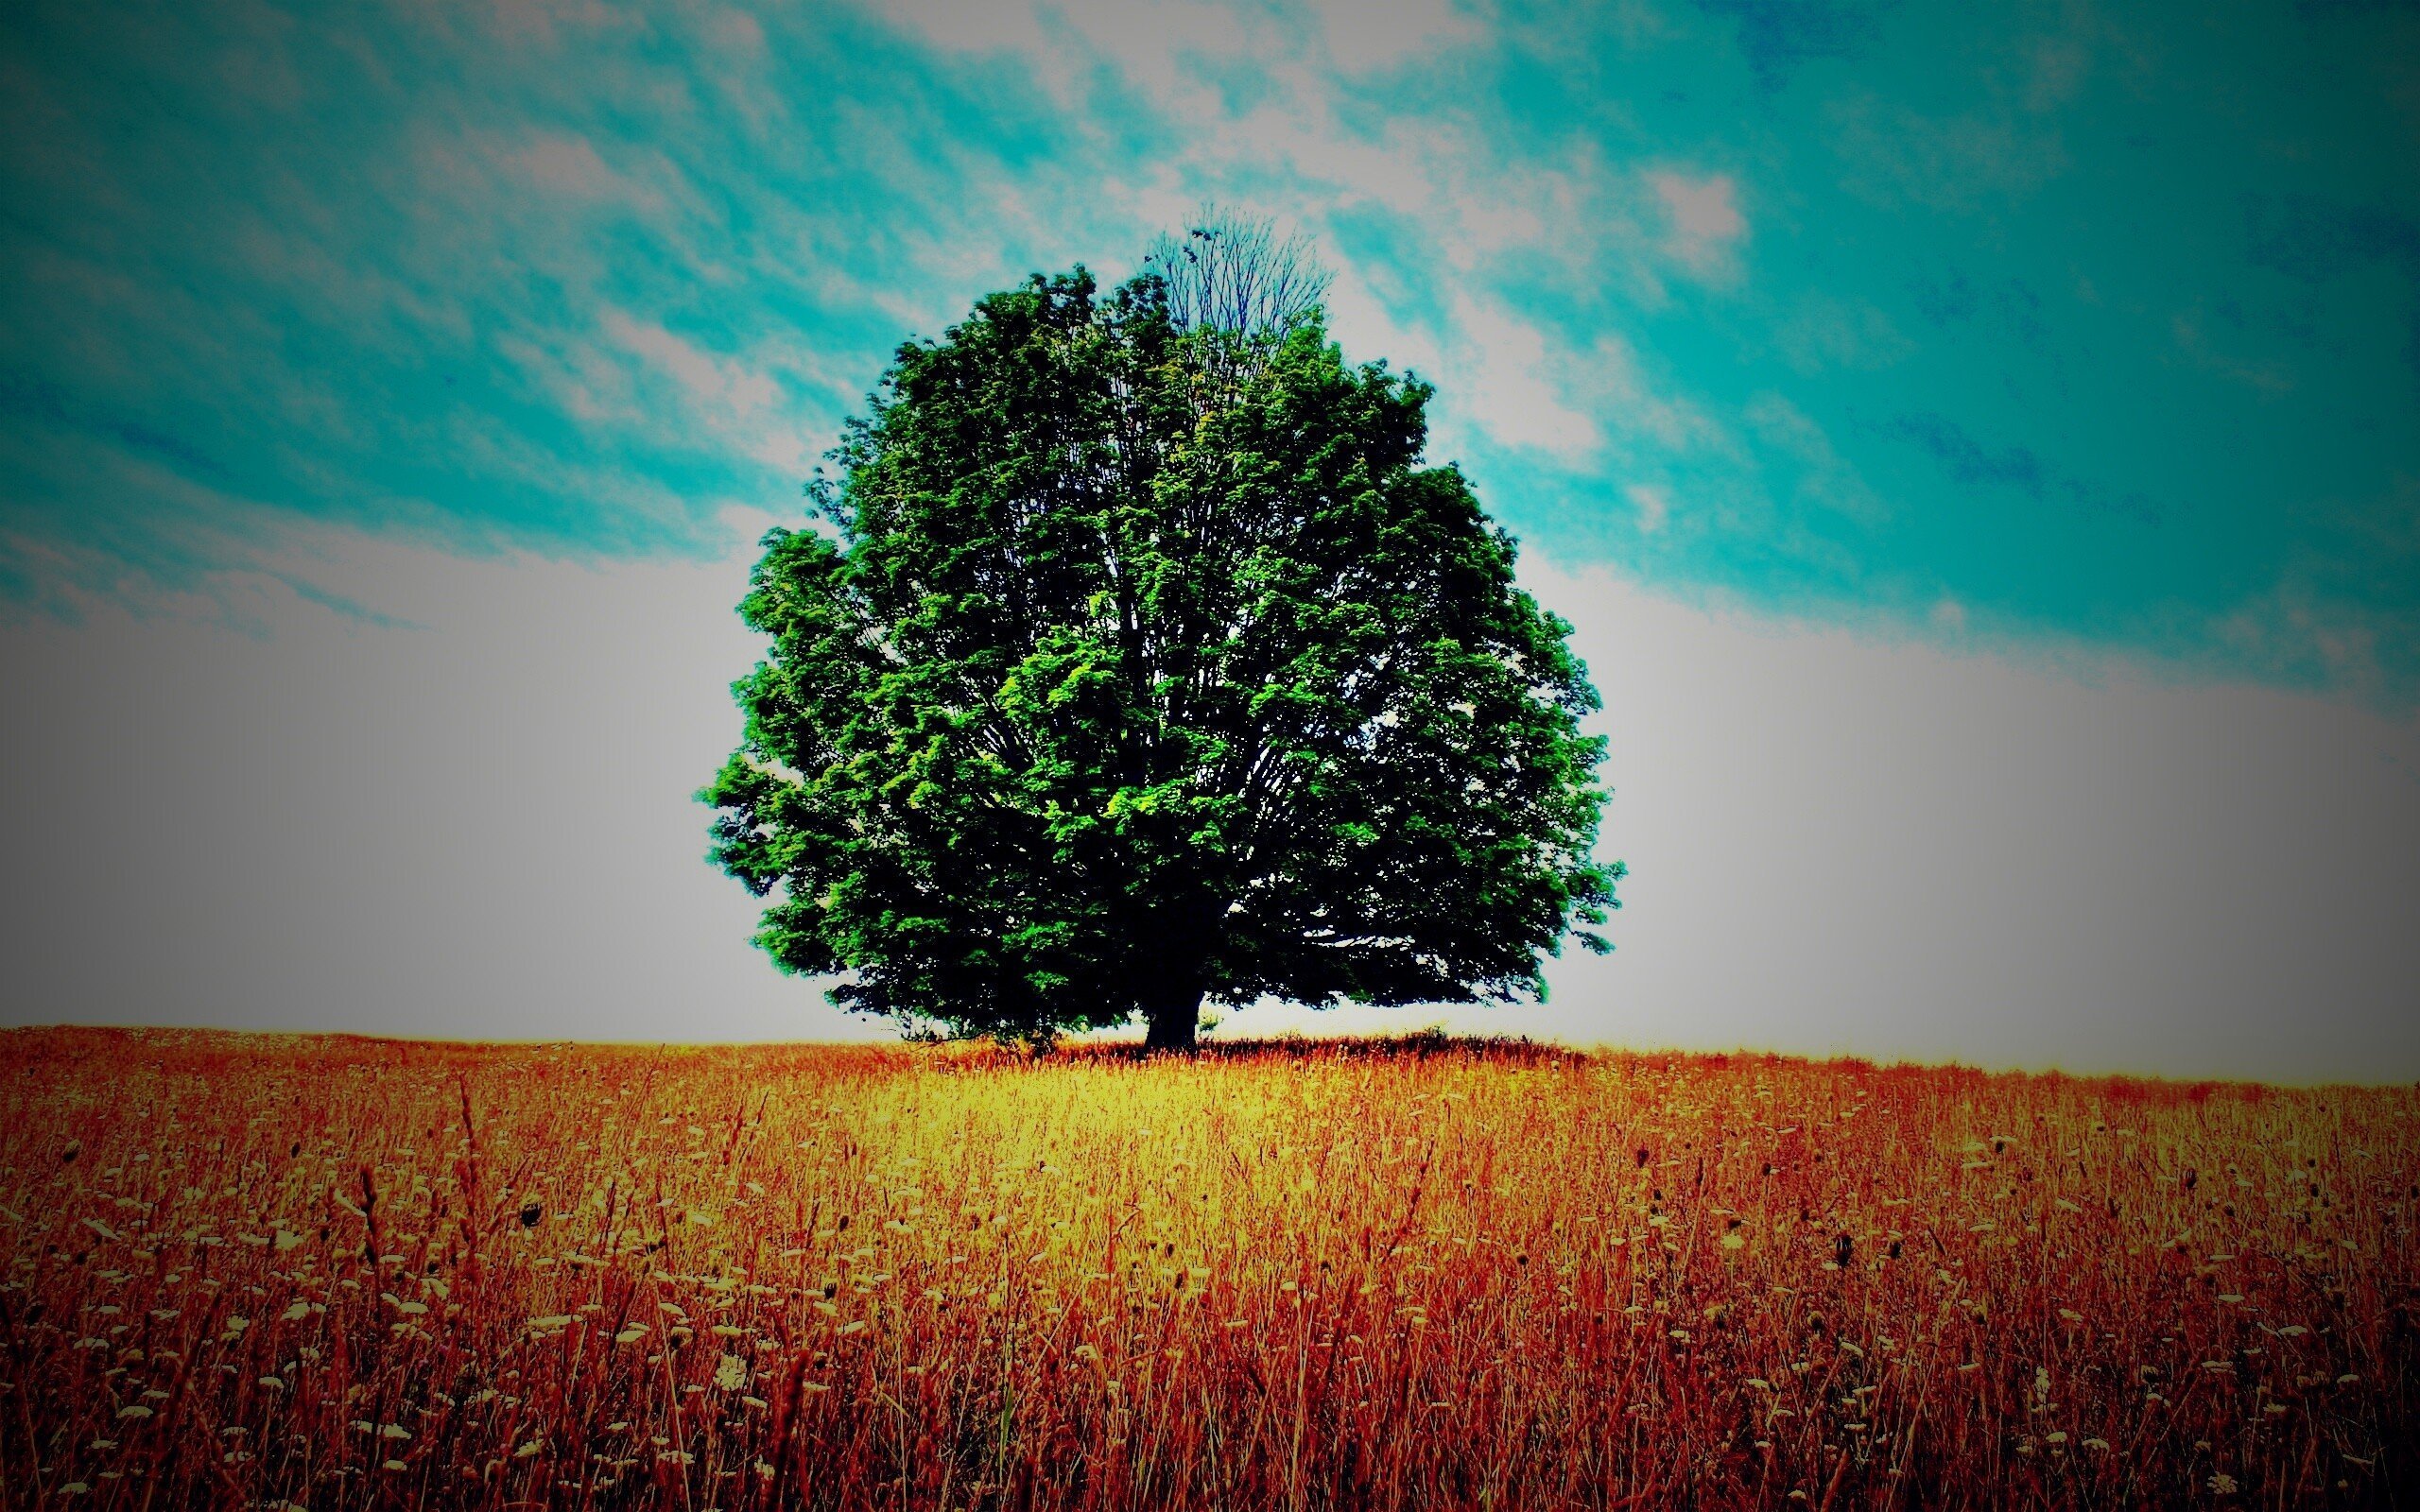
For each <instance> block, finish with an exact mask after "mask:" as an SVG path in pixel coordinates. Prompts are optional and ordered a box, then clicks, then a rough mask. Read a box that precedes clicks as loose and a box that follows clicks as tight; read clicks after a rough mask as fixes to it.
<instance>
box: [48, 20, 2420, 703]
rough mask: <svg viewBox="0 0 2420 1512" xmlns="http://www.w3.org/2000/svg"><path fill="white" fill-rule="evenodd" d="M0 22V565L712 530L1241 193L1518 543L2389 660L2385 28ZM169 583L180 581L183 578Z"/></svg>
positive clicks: (1680, 583)
mask: <svg viewBox="0 0 2420 1512" xmlns="http://www.w3.org/2000/svg"><path fill="white" fill-rule="evenodd" d="M1373 16H1374V11H1373V10H1372V9H1370V8H1366V7H1353V8H1343V9H1335V10H1330V11H1327V12H1307V11H1298V10H1293V9H1275V8H1268V7H1258V6H1245V7H1241V8H1227V7H1220V6H1209V5H1202V6H1196V5H1185V6H1174V7H1166V8H1157V9H1153V8H1138V7H1132V6H1127V5H1112V4H1098V5H1071V6H1065V7H1061V6H1056V5H1038V6H1030V7H1020V6H1018V5H1015V4H1003V5H998V6H993V5H985V6H979V7H977V6H964V5H953V4H935V3H931V0H924V3H920V4H915V5H908V6H900V7H886V8H882V9H855V8H847V7H807V8H786V9H782V10H778V11H751V10H747V9H723V8H716V7H709V6H702V5H690V6H681V7H677V8H666V9H661V10H646V9H639V8H635V7H631V8H625V7H618V6H601V5H583V4H576V3H562V4H505V5H497V6H476V7H460V8H454V7H423V6H395V7H389V8H374V7H344V8H297V9H285V8H282V7H276V6H268V5H258V4H250V3H245V0H211V3H209V4H199V3H192V4H183V5H175V6H122V7H121V6H112V7H106V8H101V7H89V6H67V5H61V4H48V3H32V4H18V5H12V6H9V7H8V8H7V9H6V10H5V12H0V598H5V600H6V601H7V603H8V604H9V606H11V608H10V610H9V611H10V612H12V613H14V614H16V615H19V616H26V615H33V616H43V615H51V614H61V613H65V614H75V613H78V612H83V611H86V610H89V609H90V608H91V607H92V606H94V605H95V604H97V603H102V602H108V601H118V602H123V601H125V600H128V599H133V600H136V601H138V602H143V603H149V604H166V605H170V606H173V607H178V610H179V611H180V612H197V611H198V612H208V611H209V609H208V607H209V605H210V604H211V603H212V602H213V601H214V595H223V594H224V593H226V592H227V585H228V584H229V583H231V582H233V581H238V580H240V579H241V577H242V576H243V575H244V574H245V573H247V572H273V573H275V574H277V575H278V576H281V577H283V578H284V579H285V581H286V583H287V584H288V586H290V587H292V588H294V589H295V590H297V591H299V592H302V593H306V594H321V595H324V596H328V597H331V598H337V599H339V600H340V601H341V603H342V604H343V605H344V606H346V607H348V608H350V609H354V610H358V611H359V612H361V613H365V614H376V613H380V612H384V611H385V610H384V607H382V605H381V603H380V602H379V594H378V593H377V592H376V585H375V584H374V583H372V584H370V585H368V586H366V587H365V586H363V585H360V584H353V585H351V586H350V587H346V588H343V589H342V590H339V589H338V588H337V587H336V586H332V584H331V582H330V581H322V580H320V579H317V578H315V577H314V576H313V575H312V574H311V573H310V572H309V571H308V570H307V569H306V568H298V567H297V566H295V565H294V558H293V556H292V553H291V552H290V551H287V550H286V549H285V543H286V542H287V541H290V540H291V539H293V538H295V537H296V536H297V535H298V534H302V533H305V532H307V531H308V530H312V529H318V528H320V527H324V526H328V525H336V526H340V527H344V528H347V529H354V530H367V531H370V532H372V533H373V534H381V535H393V536H399V537H404V538H408V539H409V540H410V541H412V542H414V543H416V544H419V545H436V546H439V547H441V548H443V549H447V550H452V551H458V552H462V553H467V554H483V553H493V552H501V551H508V550H523V551H534V552H537V553H540V554H544V555H560V556H570V557H579V558H592V557H602V558H624V557H632V556H663V555H688V556H705V555H710V554H713V553H717V552H719V551H721V550H723V549H725V548H727V547H728V545H729V544H730V541H731V540H732V538H733V536H734V534H735V532H737V531H741V530H751V529H753V528H756V527H757V525H758V524H761V521H760V520H759V519H758V518H757V517H759V516H761V515H763V514H767V513H770V514H773V515H776V516H781V515H785V514H787V511H790V510H792V509H794V508H795V507H796V502H797V494H798V489H799V485H800V483H801V481H802V479H803V478H804V476H805V474H806V472H808V470H809V469H810V468H811V467H812V465H813V462H814V459H815V457H816V455H818V454H819V453H820V452H821V449H822V448H823V447H824V446H825V445H827V444H829V441H830V439H831V438H832V436H833V434H834V431H835V429H836V427H837V424H838V421H839V419H840V418H841V417H842V416H843V415H845V414H847V413H848V412H850V411H851V410H853V409H854V408H856V406H857V404H859V403H860V401H861V398H862V396H863V394H864V392H865V391H866V389H867V388H868V387H870V386H871V385H872V383H873V380H874V378H875V376H876V375H877V373H878V372H879V371H880V369H881V367H882V365H883V362H884V360H885V357H886V355H887V353H888V352H889V351H890V349H891V348H892V346H894V345H895V344H896V343H897V342H898V341H900V340H901V339H903V338H904V337H907V336H909V335H919V334H930V333H934V332H936V331H938V329H939V328H940V327H941V326H942V324H944V323H945V322H947V321H948V320H949V319H951V318H954V317H955V316H957V315H958V314H959V313H961V312H962V311H963V310H964V309H965V308H966V306H967V304H968V303H969V301H971V300H973V299H974V298H975V297H976V296H977V295H979V294H980V293H982V292H984V291H986V290H988V289H991V288H994V287H998V286H1001V285H1003V284H1004V283H1010V282H1012V281H1013V280H1014V279H1016V278H1017V277H1019V276H1020V275H1022V274H1023V273H1024V272H1026V271H1027V270H1029V269H1033V268H1060V267H1064V266H1067V265H1069V264H1072V263H1075V262H1078V261H1081V262H1085V263H1087V264H1089V265H1091V266H1095V267H1096V268H1098V269H1100V270H1102V271H1104V272H1105V273H1108V274H1111V275H1113V276H1115V275H1121V274H1123V273H1124V272H1125V271H1127V270H1128V269H1129V268H1130V267H1131V266H1132V263H1133V261H1134V260H1135V257H1136V254H1137V253H1138V252H1139V250H1140V249H1141V248H1142V246H1143V245H1144V243H1145V242H1146V241H1147V239H1148V238H1149V237H1150V234H1151V233H1152V232H1155V231H1157V230H1160V229H1162V228H1165V227H1167V226H1170V225H1172V224H1175V223H1178V222H1180V221H1182V219H1183V218H1184V215H1186V214H1187V213H1188V211H1189V210H1190V209H1191V208H1192V207H1193V206H1195V205H1196V204H1197V203H1199V202H1201V201H1202V200H1204V199H1209V198H1215V199H1218V200H1220V201H1223V202H1225V203H1227V204H1230V205H1233V206H1235V207H1237V208H1240V209H1243V210H1245V211H1247V212H1250V213H1253V214H1260V215H1271V216H1274V217H1276V218H1278V220H1279V221H1280V222H1281V223H1282V224H1284V225H1286V226H1288V227H1290V228H1294V229H1299V230H1300V231H1301V232H1304V233H1305V234H1306V235H1308V236H1309V237H1311V238H1312V239H1313V240H1314V241H1315V242H1316V244H1317V245H1318V246H1319V248H1320V249H1321V250H1322V255H1323V256H1325V257H1326V258H1327V259H1328V260H1329V261H1330V262H1331V263H1332V264H1333V265H1334V266H1335V267H1336V268H1337V270H1338V274H1339V278H1338V283H1337V290H1336V298H1335V301H1334V304H1335V319H1334V325H1335V329H1336V330H1337V332H1338V334H1339V335H1340V337H1341V339H1343V341H1344V342H1345V344H1346V347H1347V350H1348V352H1350V353H1351V354H1353V355H1354V356H1356V357H1366V358H1374V357H1386V358H1389V359H1391V360H1392V361H1393V362H1394V363H1395V364H1396V365H1397V366H1409V367H1412V368H1415V369H1418V370H1419V371H1421V372H1422V373H1423V374H1424V375H1425V376H1427V377H1429V378H1431V379H1433V380H1434V381H1435V382H1436V383H1437V385H1438V386H1439V390H1440V392H1439V399H1438V403H1437V415H1438V428H1437V434H1436V438H1435V447H1434V450H1435V452H1436V453H1437V455H1440V456H1451V457H1456V458H1459V459H1461V461H1462V462H1463V463H1464V464H1465V466H1466V467H1467V468H1468V470H1469V471H1470V472H1472V473H1473V474H1474V475H1475V476H1476V477H1477V478H1478V481H1479V484H1480V487H1481V490H1482V493H1483V497H1484V498H1485V499H1486V500H1487V501H1488V503H1489V504H1490V506H1491V507H1493V508H1494V509H1495V511H1496V513H1497V514H1498V515H1499V516H1501V517H1502V518H1503V519H1505V520H1506V521H1507V522H1508V523H1509V524H1512V525H1513V528H1514V529H1515V530H1516V531H1517V532H1519V533H1520V534H1521V535H1522V537H1523V538H1524V539H1525V541H1528V542H1530V545H1531V546H1532V547H1533V548H1534V549H1537V550H1541V551H1543V552H1545V553H1547V555H1549V556H1551V557H1552V558H1555V559H1556V560H1558V561H1560V562H1564V563H1566V564H1570V565H1573V566H1581V565H1585V564H1589V563H1596V562H1603V563H1610V564H1613V565H1615V566H1616V567H1617V568H1618V569H1619V570H1620V571H1621V572H1622V573H1623V574H1624V575H1625V576H1629V577H1631V578H1633V579H1634V580H1636V581H1639V582H1641V583H1644V584H1646V585H1648V586H1649V587H1651V588H1652V589H1654V590H1656V591H1658V592H1662V593H1669V594H1674V595H1678V596H1681V597H1684V598H1706V599H1720V600H1727V601H1731V602H1736V603H1739V604H1743V605H1745V606H1747V607H1749V608H1752V609H1757V610H1773V611H1779V612H1784V613H1788V614H1791V615H1795V616H1804V617H1806V618H1809V619H1813V620H1816V621H1832V622H1841V623H1848V624H1853V625H1857V626H1860V627H1868V628H1872V627H1882V628H1885V629H1886V630H1890V629H1903V630H1904V631H1905V632H1906V633H1909V634H1911V635H1916V636H1921V637H1929V638H1937V639H1940V640H1942V641H1945V642H1949V643H1961V642H1968V643H1971V642H1976V641H1981V642H1984V643H1986V644H1994V645H2000V646H2006V645H2010V644H2019V645H2028V646H2040V647H2043V648H2047V649H2048V650H2049V651H2051V652H2054V653H2058V654H2066V653H2067V652H2070V651H2073V650H2075V649H2078V648H2083V649H2084V650H2088V651H2092V652H2100V651H2106V650H2110V649H2116V650H2119V651H2123V652H2141V653H2148V654H2151V655H2152V656H2153V657H2154V658H2156V659H2160V660H2163V661H2167V662H2171V663H2176V664H2181V665H2183V666H2184V667H2186V668H2187V669H2190V670H2192V671H2195V672H2197V673H2208V674H2215V675H2220V676H2227V677H2235V676H2241V677H2250V678H2254V679H2261V680H2268V681H2274V682H2282V683H2287V684H2292V685H2297V686H2301V687H2306V688H2317V689H2324V690H2327V691H2330V692H2334V693H2339V694H2342V695H2344V696H2349V697H2353V698H2356V699H2359V700H2361V701H2364V702H2369V703H2373V704H2377V705H2382V706H2385V707H2387V708H2390V709H2400V710H2408V709H2410V708H2411V706H2412V704H2413V702H2414V701H2415V699H2420V301H2415V296H2414V285H2415V279H2420V14H2415V12H2414V11H2413V10H2412V9H2411V7H2409V6H2397V5H2383V4H2381V5H2375V6H2373V5H2362V4H2354V3H2341V0H2340V3H2333V4H2321V3H2308V4H2304V5H2300V6H2286V5H2274V6H2258V7H2254V6H2219V7H2213V6H2209V5H2206V4H2190V5H2176V6H2169V7H2164V8H2163V7H2151V6H2126V7H2122V8H2118V7H2113V8H2108V9H2100V8H2097V7H2095V6H2093V5H2091V4H2075V5H2027V4H2014V5H2005V6H1991V7H1941V6H1917V5H1898V6H1874V7H1869V6H1863V5H1845V4H1829V3H1813V0H1809V3H1796V4H1781V3H1772V4H1768V3H1763V0H1698V3H1695V4H1690V3H1685V0H1659V3H1655V4H1634V5H1587V6H1582V7H1577V8H1574V9H1570V10H1567V11H1551V10H1528V9H1523V10H1517V11H1516V10H1512V9H1505V10H1500V11H1499V10H1497V9H1494V8H1492V7H1486V8H1482V7H1461V6H1429V7H1424V6H1420V5H1409V6H1405V7H1400V8H1391V9H1389V11H1388V12H1387V16H1386V19H1384V20H1375V19H1373ZM197 606H199V608H197Z"/></svg>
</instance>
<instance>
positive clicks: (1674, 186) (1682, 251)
mask: <svg viewBox="0 0 2420 1512" xmlns="http://www.w3.org/2000/svg"><path fill="white" fill-rule="evenodd" d="M1647 183H1648V187H1650V188H1651V189H1652V190H1654V191H1655V198H1657V199H1658V200H1659V201H1661V202H1662V204H1663V207H1664V215H1665V218H1666V222H1667V226H1668V234H1667V236H1666V239H1665V243H1664V248H1665V250H1666V251H1668V253H1670V254H1671V255H1672V257H1673V258H1675V259H1676V260H1678V261H1679V262H1681V263H1682V264H1684V265H1685V266H1688V267H1689V268H1690V269H1691V270H1693V271H1695V272H1697V273H1699V274H1701V275H1706V274H1714V273H1719V272H1721V271H1723V270H1725V269H1727V268H1728V267H1729V266H1731V257H1732V253H1733V249H1734V248H1735V247H1736V246H1737V244H1738V243H1739V242H1740V241H1742V240H1743V239H1745V238H1746V236H1747V234H1748V217H1747V216H1746V215H1742V214H1740V212H1739V202H1738V191H1737V185H1736V184H1735V183H1734V182H1733V181H1732V178H1731V176H1730V175H1729V174H1727V173H1715V174H1708V175H1706V176H1704V177H1703V178H1690V177H1689V176H1687V175H1685V174H1682V173H1676V172H1673V171H1671V170H1669V169H1662V170H1658V171H1656V172H1652V173H1650V174H1648V176H1647Z"/></svg>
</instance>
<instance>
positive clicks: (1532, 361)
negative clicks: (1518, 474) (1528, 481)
mask: <svg viewBox="0 0 2420 1512" xmlns="http://www.w3.org/2000/svg"><path fill="white" fill-rule="evenodd" d="M1454 328H1455V331H1456V333H1457V335H1458V336H1459V337H1460V339H1461V343H1462V344H1463V345H1464V347H1465V348H1466V350H1467V351H1468V352H1469V354H1470V357H1471V363H1470V376H1469V378H1468V379H1467V380H1466V381H1465V382H1464V383H1462V384H1461V385H1460V386H1459V387H1458V390H1457V392H1458V395H1459V397H1458V398H1457V400H1456V402H1455V406H1454V407H1455V408H1456V409H1457V410H1459V411H1461V413H1464V414H1467V415H1469V416H1470V417H1471V418H1472V419H1473V420H1474V421H1477V422H1478V425H1479V427H1480V429H1482V430H1484V431H1486V432H1487V434H1488V435H1489V436H1490V437H1491V438H1494V439H1495V441H1497V442H1498V443H1500V444H1502V445H1505V446H1526V447H1534V448H1536V449H1538V450H1540V451H1544V452H1549V453H1552V454H1554V455H1558V456H1563V457H1575V456H1580V455H1585V454H1586V453H1589V452H1592V451H1594V450H1595V449H1596V448H1597V445H1598V442H1599V439H1600V438H1599V433H1598V430H1597V425H1596V422H1595V421H1592V420H1590V419H1589V418H1588V417H1587V416H1585V415H1583V414H1582V413H1580V412H1579V411H1578V410H1575V409H1573V408H1572V407H1570V406H1569V405H1568V404H1564V388H1563V387H1562V386H1561V385H1560V384H1558V383H1556V382H1555V381H1554V364H1553V363H1552V362H1551V360H1550V359H1549V357H1548V355H1547V343H1546V337H1545V336H1544V335H1540V334H1539V331H1538V328H1537V327H1535V326H1533V325H1530V323H1529V322H1527V321H1525V320H1522V319H1521V318H1518V317H1516V316H1514V315H1513V313H1512V312H1511V311H1509V310H1507V309H1505V308H1504V307H1503V306H1502V305H1499V304H1494V303H1485V302H1481V301H1479V300H1478V299H1476V298H1474V297H1472V296H1471V295H1469V294H1458V295H1457V296H1455V299H1454Z"/></svg>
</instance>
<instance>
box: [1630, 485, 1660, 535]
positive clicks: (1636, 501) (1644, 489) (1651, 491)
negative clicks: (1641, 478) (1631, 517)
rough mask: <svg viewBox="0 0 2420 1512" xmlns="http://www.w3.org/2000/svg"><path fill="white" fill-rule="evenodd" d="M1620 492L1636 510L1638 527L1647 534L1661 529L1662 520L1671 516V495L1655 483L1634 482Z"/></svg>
mask: <svg viewBox="0 0 2420 1512" xmlns="http://www.w3.org/2000/svg"><path fill="white" fill-rule="evenodd" d="M1622 493H1623V496H1624V497H1626V498H1628V499H1629V500H1630V502H1631V507H1632V508H1634V509H1636V510H1637V511H1638V528H1639V529H1640V530H1642V531H1644V532H1645V533H1647V534H1648V535H1653V534H1655V533H1656V532H1657V531H1659V530H1661V529H1663V528H1664V522H1665V521H1667V520H1668V519H1670V518H1671V517H1672V496H1671V494H1670V493H1668V491H1666V490H1664V489H1663V488H1661V487H1660V486H1658V485H1656V484H1652V483H1634V484H1632V485H1631V486H1630V487H1628V488H1626V489H1624V490H1622Z"/></svg>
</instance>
